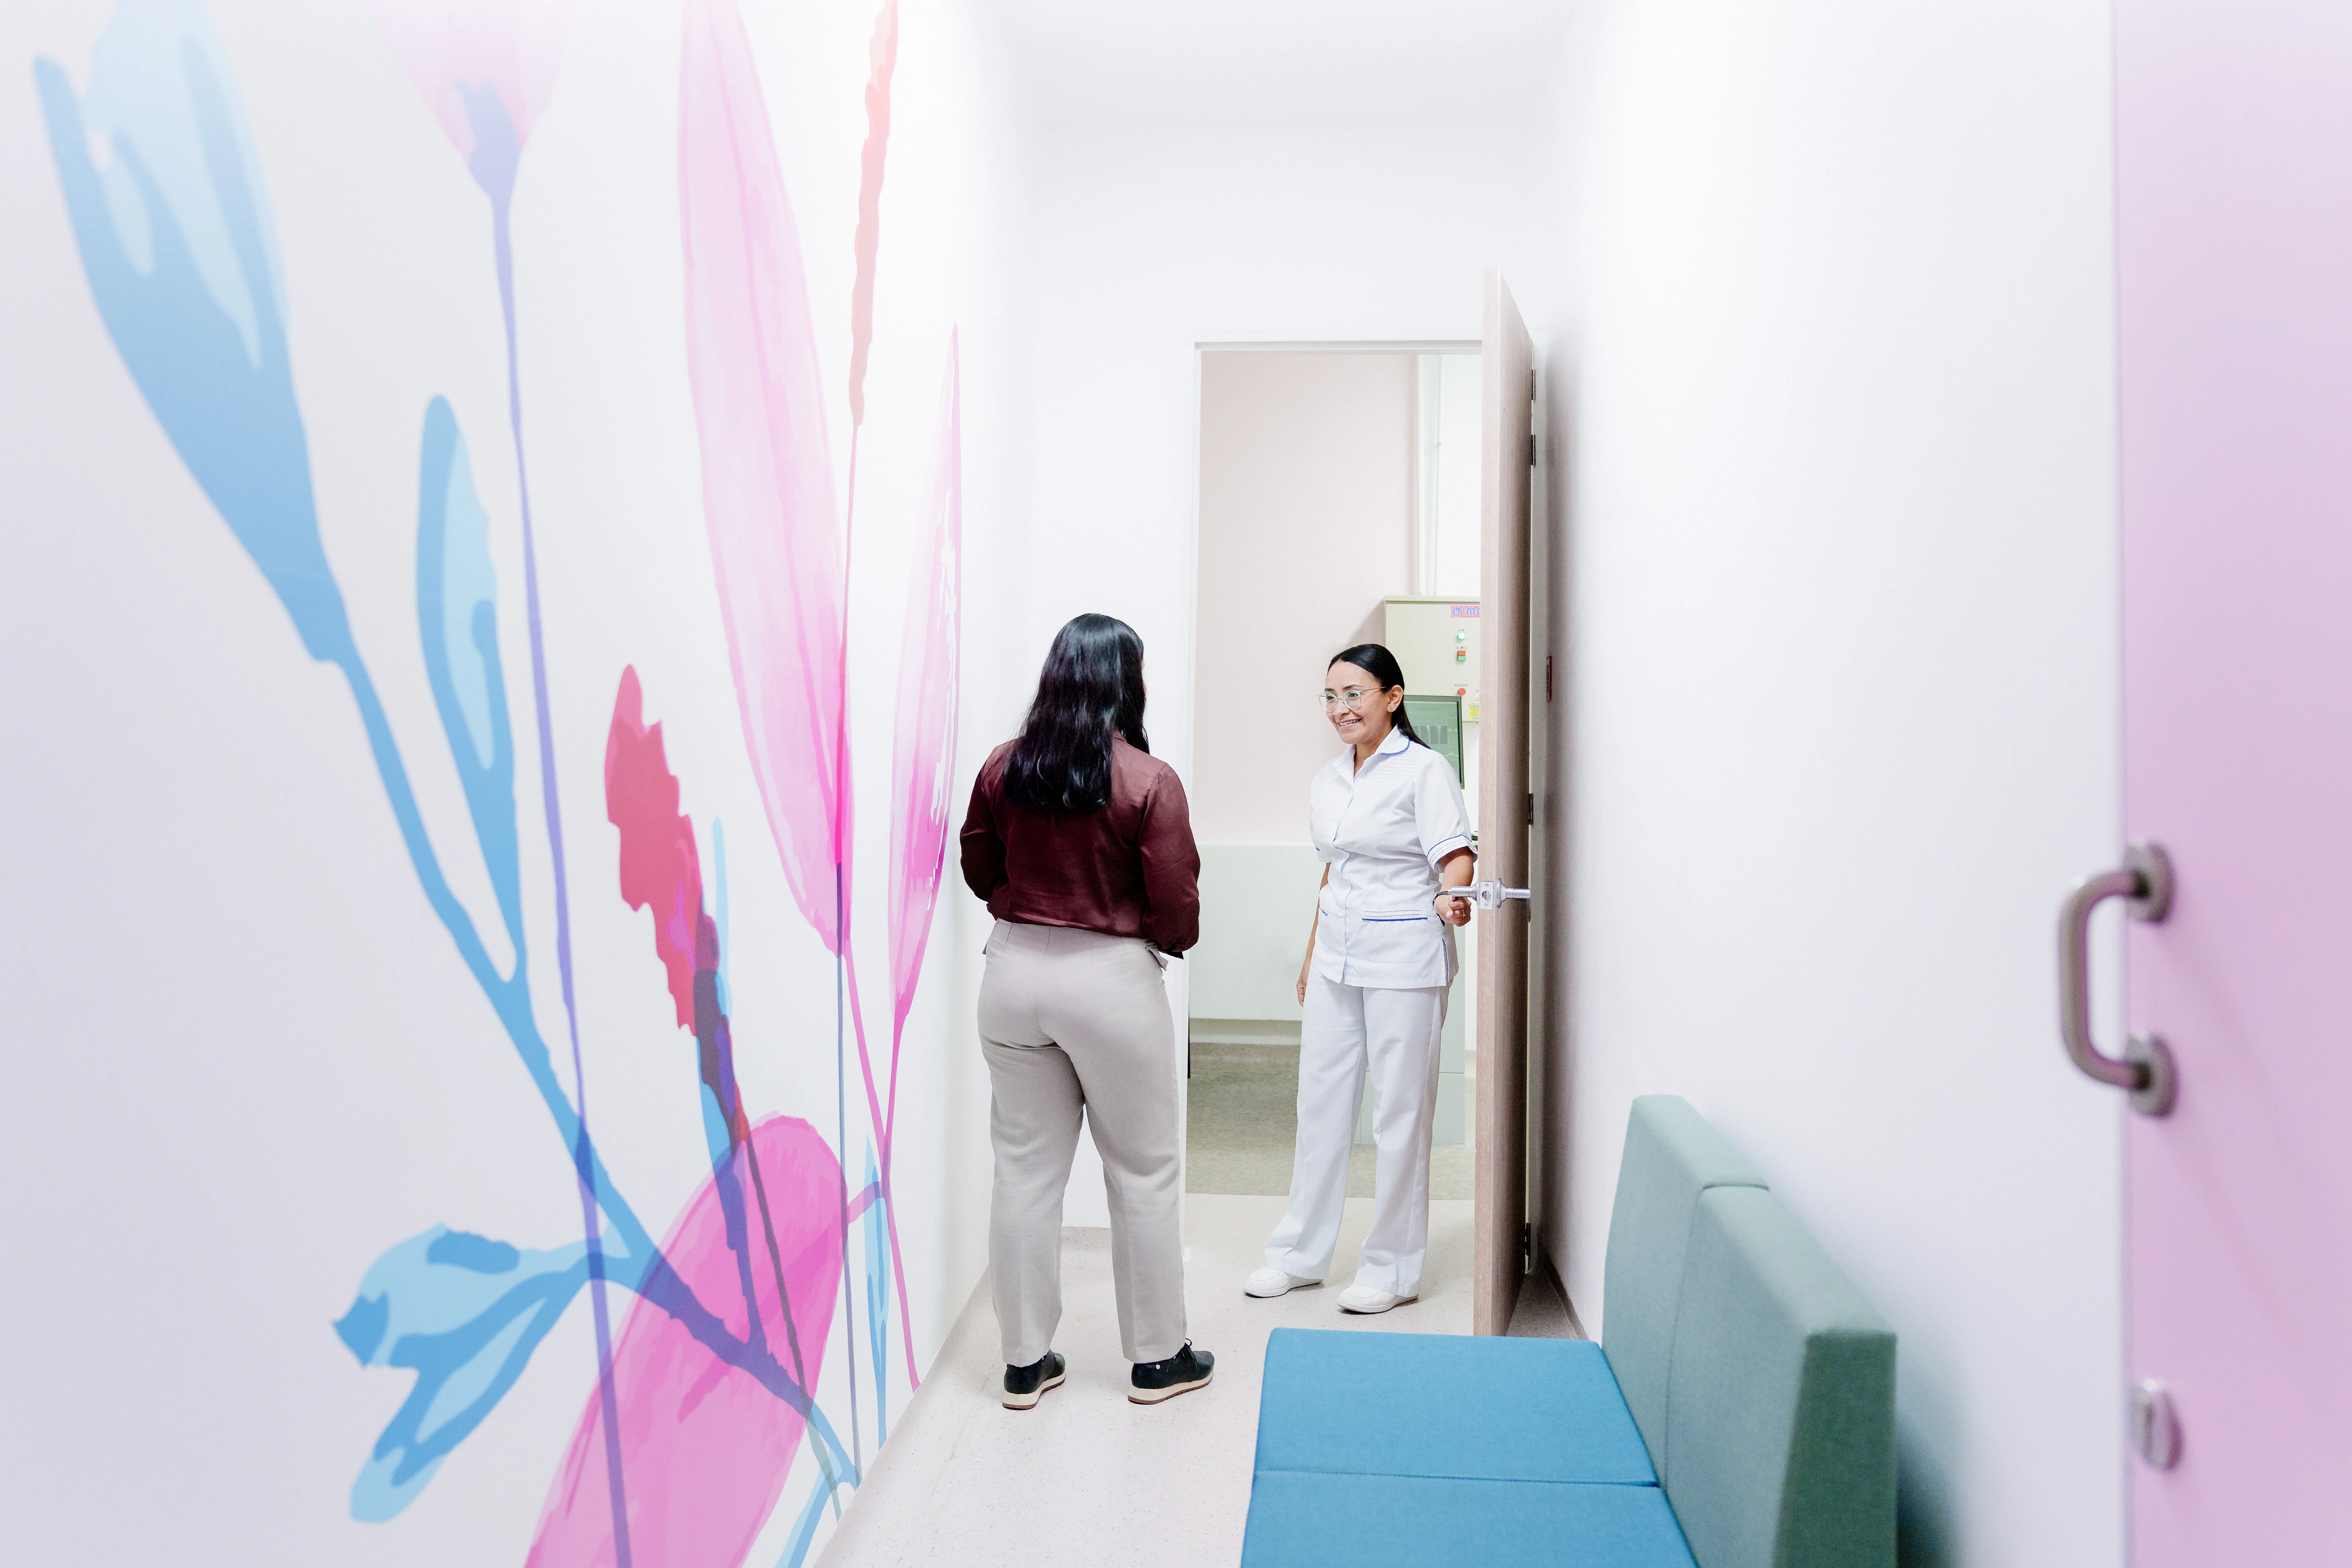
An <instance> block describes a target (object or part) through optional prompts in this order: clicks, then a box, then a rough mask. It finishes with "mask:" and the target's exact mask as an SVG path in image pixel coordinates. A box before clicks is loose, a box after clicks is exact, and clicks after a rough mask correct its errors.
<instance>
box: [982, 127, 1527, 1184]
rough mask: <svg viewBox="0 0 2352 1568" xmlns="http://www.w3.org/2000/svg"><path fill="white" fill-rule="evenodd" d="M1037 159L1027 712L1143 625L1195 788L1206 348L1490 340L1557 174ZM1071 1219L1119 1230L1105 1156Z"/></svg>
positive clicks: (1475, 144) (1299, 157) (1111, 142)
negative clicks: (1114, 626)
mask: <svg viewBox="0 0 2352 1568" xmlns="http://www.w3.org/2000/svg"><path fill="white" fill-rule="evenodd" d="M1541 165H1542V160H1541V158H1540V156H1539V150H1538V149H1537V148H1536V147H1534V146H1533V145H1531V144H1530V143H1529V142H1528V138H1527V137H1526V136H1525V135H1523V134H1520V133H1518V132H1512V131H1507V130H1495V129H1487V130H1476V129H1473V130H1457V129H1448V128H1431V129H1424V130H1419V131H1410V132H1405V131H1400V132H1352V133H1316V132H1295V131H1222V130H1201V131H1191V132H1185V131H1152V132H1130V131H1121V130H1116V129H1048V130H1045V131H1043V132H1040V133H1039V134H1038V136H1037V140H1036V142H1035V144H1034V165H1033V168H1034V185H1033V187H1032V188H1033V190H1034V202H1035V211H1036V226H1035V231H1034V251H1033V258H1034V261H1033V267H1032V271H1031V280H1032V286H1033V289H1034V294H1033V296H1032V298H1033V300H1034V303H1033V306H1032V310H1033V312H1034V322H1035V328H1034V358H1033V359H1032V361H1031V373H1032V376H1033V385H1034V388H1035V395H1034V403H1033V404H1032V417H1033V421H1034V423H1033V425H1032V427H1031V428H1032V437H1031V447H1030V451H1031V461H1032V465H1033V466H1032V468H1031V471H1030V476H1031V477H1030V482H1029V510H1028V513H1027V528H1026V530H1025V532H1024V538H1023V542H1022V545H1021V549H1022V551H1023V559H1024V571H1025V579H1024V602H1025V605H1026V607H1027V611H1028V614H1029V616H1030V620H1029V623H1028V625H1029V631H1028V633H1027V637H1028V639H1029V646H1028V647H1026V648H1024V650H1022V652H1021V654H1020V655H1018V656H1016V658H1015V659H1014V665H1015V668H1016V669H1017V670H1018V673H1017V675H1016V676H1015V677H1014V678H1013V679H1016V680H1017V681H1018V682H1020V683H1021V686H1022V689H1023V695H1024V697H1025V695H1026V690H1027V689H1028V688H1029V687H1030V686H1034V681H1035V679H1036V677H1035V671H1036V667H1037V663H1038V661H1039V660H1040V659H1042V658H1044V656H1045V646H1046V643H1047V641H1048V640H1049V639H1050V638H1051V637H1052V635H1053V630H1054V628H1055V626H1059V625H1060V624H1061V623H1062V621H1063V620H1065V619H1066V618H1067V617H1068V616H1072V615H1075V614H1076V613H1078V612H1079V611H1082V610H1099V611H1102V612H1105V613H1107V614H1109V615H1115V616H1119V617H1120V618H1122V619H1124V620H1126V621H1128V622H1129V623H1130V624H1131V625H1133V626H1135V628H1136V629H1137V631H1139V633H1141V634H1142V637H1143V640H1144V646H1145V647H1146V649H1147V654H1146V668H1147V670H1148V672H1149V674H1150V683H1151V705H1150V713H1149V728H1150V734H1151V744H1152V750H1153V752H1155V753H1156V754H1158V755H1160V756H1161V757H1163V758H1166V759H1167V760H1168V761H1170V762H1171V763H1173V764H1174V765H1175V767H1176V769H1177V771H1178V772H1179V773H1181V774H1182V775H1183V776H1184V778H1185V779H1186V781H1187V782H1188V784H1189V783H1190V782H1191V781H1192V763H1193V728H1192V702H1193V690H1192V651H1193V640H1192V638H1193V622H1192V613H1193V563H1194V549H1195V533H1194V517H1195V514H1194V504H1195V499H1196V498H1195V492H1196V488H1197V478H1198V447H1197V445H1196V439H1197V433H1198V409H1199V397H1200V388H1199V380H1198V372H1197V368H1196V367H1197V363H1198V360H1199V354H1198V352H1197V347H1196V345H1198V344H1200V343H1202V342H1267V341H1285V342H1305V343H1312V342H1399V343H1412V342H1475V340H1476V338H1477V336H1478V331H1479V293H1478V290H1479V282H1480V276H1481V272H1482V269H1483V268H1486V267H1489V266H1492V265H1494V264H1496V260H1497V259H1498V258H1499V259H1501V260H1502V262H1503V264H1504V265H1506V266H1510V265H1512V264H1513V263H1514V262H1515V261H1523V262H1524V265H1522V266H1520V267H1519V268H1518V270H1519V271H1520V272H1523V273H1528V274H1532V273H1533V272H1534V271H1535V270H1536V269H1537V268H1538V266H1540V265H1541V264H1542V263H1543V262H1544V261H1545V260H1546V258H1547V257H1548V255H1549V248H1548V247H1547V246H1546V245H1545V244H1544V241H1545V239H1546V238H1548V237H1549V219H1548V217H1547V216H1546V215H1545V212H1544V210H1543V208H1542V202H1543V199H1544V196H1545V195H1546V193H1545V190H1544V187H1543V186H1542V184H1540V182H1539V179H1538V170H1539V169H1540V167H1541ZM1013 721H1015V716H1008V719H1007V727H1006V730H1005V731H1004V732H1005V733H1010V727H1011V724H1012V723H1013ZM1311 721H1314V715H1313V714H1312V712H1311V711H1310V712H1309V714H1308V721H1307V722H1310V723H1311ZM1182 967H1183V966H1181V965H1178V966H1176V969H1175V970H1172V971H1171V973H1178V972H1180V971H1181V969H1182ZM1180 980H1181V974H1180ZM1171 989H1172V990H1173V991H1175V992H1176V993H1178V994H1176V995H1175V1005H1176V1008H1177V1012H1178V1016H1179V1017H1180V1018H1181V1017H1182V1016H1184V1015H1185V1012H1186V1004H1185V1002H1184V999H1183V997H1182V995H1181V985H1180V986H1178V987H1175V988H1171ZM1065 1218H1066V1220H1067V1222H1068V1223H1070V1224H1072V1225H1103V1224H1107V1223H1108V1214H1107V1211H1106V1210H1105V1209H1104V1207H1103V1206H1102V1198H1101V1179H1100V1176H1099V1174H1098V1167H1097V1165H1096V1163H1095V1162H1094V1156H1093V1151H1092V1149H1091V1148H1090V1147H1086V1148H1082V1149H1081V1151H1080V1163H1079V1165H1078V1167H1077V1168H1076V1170H1074V1171H1073V1173H1072V1175H1071V1181H1070V1197H1069V1200H1068V1205H1067V1206H1066V1209H1065Z"/></svg>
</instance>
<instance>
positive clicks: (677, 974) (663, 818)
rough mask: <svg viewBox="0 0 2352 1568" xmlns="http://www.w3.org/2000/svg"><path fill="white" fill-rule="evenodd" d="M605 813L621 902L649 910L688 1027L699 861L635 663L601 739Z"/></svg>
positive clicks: (695, 954)
mask: <svg viewBox="0 0 2352 1568" xmlns="http://www.w3.org/2000/svg"><path fill="white" fill-rule="evenodd" d="M604 815H605V816H607V817H608V818H610V819H611V821H612V824H613V826H615V827H617V828H619V829H620V830H621V897H622V898H623V899H625V900H627V901H628V905H629V907H630V908H631V909H633V910H643V909H650V910H653V912H654V951H655V952H656V953H658V954H659V955H660V957H661V961H662V967H663V968H664V969H666V970H667V971H668V972H669V994H670V1000H671V1001H672V1002H673V1003H675V1004H676V1005H677V1022H678V1026H679V1027H680V1028H687V1029H690V1028H692V1027H694V972H695V969H696V967H697V964H698V960H699V957H700V955H699V953H698V952H697V937H698V934H699V932H698V929H697V928H698V925H699V924H700V922H701V921H702V858H701V856H700V855H699V854H698V852H697V851H696V849H695V846H694V824H693V823H692V822H690V821H688V819H687V817H686V816H684V815H683V814H682V813H680V812H679V810H678V809H677V779H676V778H675V777H673V776H672V775H671V773H670V771H669V763H668V761H667V758H665V757H664V755H663V754H662V736H661V726H660V725H659V724H654V725H647V724H646V722H645V694H644V691H643V689H641V688H640V687H639V685H638V683H637V670H636V667H635V665H630V666H628V667H627V668H624V669H623V670H622V671H621V690H620V694H619V695H618V696H617V697H615V698H614V700H613V727H612V729H611V731H609V732H608V733H607V734H606V736H605V739H604ZM712 962H713V963H716V962H717V961H716V958H715V956H714V958H713V960H712Z"/></svg>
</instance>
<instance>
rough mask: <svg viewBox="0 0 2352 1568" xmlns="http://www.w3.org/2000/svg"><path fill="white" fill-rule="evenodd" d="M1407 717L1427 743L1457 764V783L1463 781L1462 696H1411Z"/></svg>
mask: <svg viewBox="0 0 2352 1568" xmlns="http://www.w3.org/2000/svg"><path fill="white" fill-rule="evenodd" d="M1404 716H1405V717H1406V718H1407V719H1409V720H1411V721H1412V730H1413V733H1414V734H1416V735H1419V736H1420V737H1421V743H1422V744H1423V745H1424V746H1427V747H1428V748H1429V749H1430V750H1431V751H1433V752H1436V753H1437V754H1438V755H1439V756H1441V757H1444V759H1445V760H1446V761H1447V762H1449V763H1453V764H1454V783H1456V784H1460V783H1462V782H1463V779H1462V699H1460V698H1459V697H1413V696H1407V697H1406V698H1405V700H1404Z"/></svg>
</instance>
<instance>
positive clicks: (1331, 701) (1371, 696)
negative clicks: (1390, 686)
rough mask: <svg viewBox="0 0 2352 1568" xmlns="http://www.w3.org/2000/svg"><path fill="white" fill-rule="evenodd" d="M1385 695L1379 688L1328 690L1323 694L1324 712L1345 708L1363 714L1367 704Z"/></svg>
mask: <svg viewBox="0 0 2352 1568" xmlns="http://www.w3.org/2000/svg"><path fill="white" fill-rule="evenodd" d="M1385 695H1386V693H1384V692H1382V691H1381V689H1379V688H1378V687H1371V688H1366V687H1361V686H1350V687H1349V688H1347V689H1345V690H1343V691H1330V690H1326V691H1325V692H1324V693H1323V711H1325V712H1326V713H1328V712H1329V711H1330V710H1332V709H1334V708H1337V707H1342V706H1344V707H1346V708H1347V709H1349V710H1350V711H1351V712H1356V713H1361V712H1362V711H1363V710H1364V705H1365V704H1366V703H1368V702H1372V701H1376V700H1379V699H1380V698H1381V697H1383V696H1385Z"/></svg>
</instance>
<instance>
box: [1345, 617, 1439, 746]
mask: <svg viewBox="0 0 2352 1568" xmlns="http://www.w3.org/2000/svg"><path fill="white" fill-rule="evenodd" d="M1331 664H1352V665H1354V666H1355V667H1356V668H1358V669H1360V670H1362V671H1363V672H1364V673H1365V674H1367V675H1369V676H1370V677H1371V678H1372V679H1374V680H1377V681H1379V682H1380V683H1381V690H1382V691H1393V690H1395V689H1397V688H1398V687H1400V686H1402V685H1403V684H1404V670H1403V669H1402V668H1401V667H1399V665H1398V664H1397V661H1396V655H1394V654H1392V653H1391V652H1390V651H1389V650H1388V649H1386V648H1384V647H1381V645H1380V644H1378V643H1376V642H1360V643H1358V644H1357V645H1356V646H1355V647H1343V648H1341V649H1340V650H1339V652H1338V653H1335V654H1333V655H1332V656H1331ZM1323 668H1324V671H1325V673H1327V674H1328V672H1329V670H1330V668H1331V665H1329V664H1327V665H1325V666H1324V667H1323ZM1389 722H1390V723H1391V724H1393V725H1395V726H1396V727H1397V728H1398V729H1399V730H1400V731H1403V734H1404V738H1405V739H1406V740H1408V741H1412V742H1421V737H1420V736H1418V735H1416V734H1414V733H1413V732H1412V720H1410V719H1408V718H1406V717H1405V716H1404V704H1403V703H1402V702H1400V703H1398V704H1397V710H1396V711H1395V712H1393V713H1391V714H1390V715H1389ZM1421 743H1423V744H1425V743H1426V742H1421Z"/></svg>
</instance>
